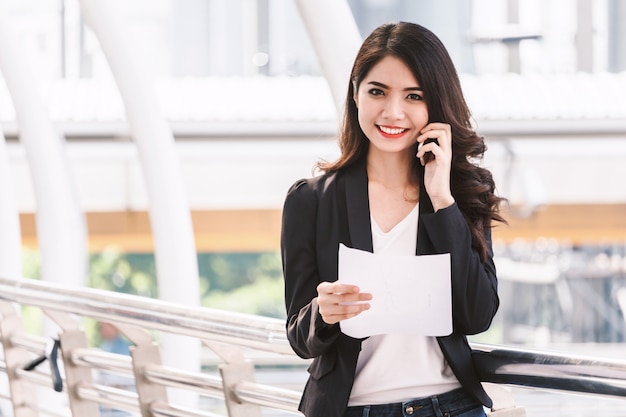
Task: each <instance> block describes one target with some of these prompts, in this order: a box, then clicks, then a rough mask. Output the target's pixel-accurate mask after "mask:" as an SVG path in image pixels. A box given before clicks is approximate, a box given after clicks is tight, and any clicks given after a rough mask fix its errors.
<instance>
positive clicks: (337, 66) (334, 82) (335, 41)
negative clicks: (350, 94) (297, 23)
mask: <svg viewBox="0 0 626 417" xmlns="http://www.w3.org/2000/svg"><path fill="white" fill-rule="evenodd" d="M296 5H297V6H298V10H299V11H300V16H301V17H302V20H303V21H304V25H305V26H306V29H307V32H308V34H309V38H310V39H311V42H312V43H313V47H314V48H315V52H316V54H317V58H318V60H319V63H320V67H321V68H322V73H323V74H324V77H325V78H326V80H327V81H328V85H329V87H330V91H331V93H332V95H333V99H334V101H335V107H336V108H337V113H338V114H339V115H340V116H341V115H342V114H343V107H344V104H345V100H346V93H347V85H348V80H349V78H350V71H351V69H352V63H353V61H354V58H355V57H356V53H357V51H358V50H359V47H360V46H361V42H362V39H361V35H360V33H359V28H358V27H357V25H356V22H355V21H354V16H353V15H352V11H351V10H350V6H349V5H348V2H347V1H346V0H296ZM339 120H340V121H341V117H340V118H339Z"/></svg>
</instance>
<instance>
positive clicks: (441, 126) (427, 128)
mask: <svg viewBox="0 0 626 417" xmlns="http://www.w3.org/2000/svg"><path fill="white" fill-rule="evenodd" d="M431 130H443V131H444V132H448V133H449V132H450V131H451V129H450V125H449V124H447V123H440V122H433V123H429V124H427V125H426V126H424V127H423V128H422V130H421V131H420V133H425V132H428V131H431Z"/></svg>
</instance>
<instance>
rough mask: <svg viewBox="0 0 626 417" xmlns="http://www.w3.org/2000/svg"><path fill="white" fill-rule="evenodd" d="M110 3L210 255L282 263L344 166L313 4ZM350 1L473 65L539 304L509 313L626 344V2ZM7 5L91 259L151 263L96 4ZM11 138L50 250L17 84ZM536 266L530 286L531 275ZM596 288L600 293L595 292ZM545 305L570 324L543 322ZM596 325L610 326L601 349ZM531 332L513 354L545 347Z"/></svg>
mask: <svg viewBox="0 0 626 417" xmlns="http://www.w3.org/2000/svg"><path fill="white" fill-rule="evenodd" d="M109 2H110V4H111V6H112V7H113V8H114V10H116V13H117V15H118V16H119V18H120V19H123V20H124V21H125V22H126V23H127V25H128V28H129V29H130V34H131V38H132V39H129V42H130V41H132V42H134V45H135V46H137V47H136V48H135V49H134V50H135V51H136V54H137V56H138V58H139V59H141V60H142V61H143V62H145V63H146V64H147V65H146V66H147V67H148V68H149V69H150V71H151V74H147V75H148V76H151V77H153V78H154V80H155V88H156V90H157V92H158V97H159V104H160V106H161V108H162V110H163V114H164V115H165V116H166V117H167V119H168V120H169V121H170V123H171V125H172V129H173V131H174V134H175V137H176V141H177V149H178V152H179V155H178V157H179V159H180V161H181V167H182V170H183V175H184V179H185V187H186V191H187V194H188V197H189V203H190V206H191V209H192V218H193V223H194V230H195V235H196V244H197V247H198V250H199V251H202V252H212V251H244V252H245V251H248V252H253V251H272V250H276V249H277V248H278V231H279V227H280V211H281V205H282V200H283V198H284V195H285V192H286V190H287V188H288V186H289V185H290V184H291V183H292V182H293V181H295V180H296V179H297V178H299V177H304V176H309V175H311V169H312V167H313V165H314V163H315V162H316V161H317V160H318V159H320V158H325V159H329V158H333V157H334V156H336V154H337V149H336V144H335V132H336V127H337V120H336V112H335V109H334V108H333V101H332V98H331V96H330V92H329V91H328V87H327V86H326V84H325V81H324V79H323V78H322V77H321V75H320V69H319V66H318V63H317V59H316V56H315V53H314V50H313V47H312V45H311V42H310V40H309V38H308V35H307V33H306V30H305V28H304V25H303V23H302V19H301V18H300V16H299V15H298V10H297V7H296V5H295V3H294V2H293V1H290V0H134V1H130V2H129V1H124V0H110V1H109ZM348 3H349V5H350V7H351V10H352V12H353V14H354V17H355V20H356V22H357V24H358V26H359V30H360V32H361V35H362V36H366V35H367V34H368V33H369V32H370V31H371V30H372V29H373V28H374V27H376V26H377V25H379V24H381V23H383V22H387V21H398V20H406V21H413V22H416V23H420V24H423V25H424V26H426V27H428V28H430V29H432V30H433V31H434V32H435V33H437V34H438V35H439V36H440V37H441V38H442V40H443V41H444V43H445V44H446V45H447V47H448V49H449V51H450V53H451V55H452V57H453V60H454V61H455V63H456V65H457V69H458V70H459V72H460V75H461V79H462V83H463V87H464V90H465V93H466V95H467V99H468V102H469V104H470V107H471V109H472V111H473V116H474V119H475V122H476V127H477V130H478V131H479V133H481V134H483V135H485V137H486V140H487V143H488V146H489V151H488V154H487V156H486V158H485V161H484V163H485V164H486V165H487V166H489V167H490V168H491V169H492V170H493V172H494V175H495V176H496V181H497V184H498V187H499V192H500V193H501V194H502V195H504V196H505V197H507V198H509V200H510V202H511V207H510V210H508V211H507V212H506V214H507V218H508V219H509V221H510V226H508V227H499V228H498V229H496V231H495V233H494V237H495V238H496V242H497V246H496V249H497V250H498V254H499V255H500V256H501V257H502V259H507V260H509V261H513V262H515V263H506V262H505V263H502V265H501V268H500V271H501V276H502V278H504V280H503V281H505V284H503V285H504V290H503V292H504V293H506V292H507V291H511V292H512V293H518V294H519V293H521V292H526V293H528V295H527V296H526V297H524V300H526V301H524V303H525V304H524V305H523V306H522V308H517V309H513V310H510V311H509V310H505V311H504V312H503V313H502V314H503V315H506V316H507V317H508V319H507V320H510V322H515V323H518V324H519V323H526V324H528V327H529V328H530V329H533V330H532V331H533V332H536V331H537V329H542V328H545V327H546V326H547V327H549V328H550V330H551V333H550V334H551V335H552V336H551V337H553V338H554V337H558V335H559V334H567V335H568V336H563V338H564V339H567V338H570V339H571V338H574V339H576V340H581V341H587V340H595V341H611V342H618V341H623V340H624V339H625V338H626V337H625V336H624V335H625V333H626V329H625V325H624V323H625V322H624V320H623V315H624V313H623V311H622V310H621V309H620V307H619V306H620V302H619V297H618V294H619V290H620V289H621V288H622V287H624V286H625V285H626V284H625V283H624V282H625V281H626V280H625V275H626V261H624V259H626V249H625V248H626V243H625V242H626V187H624V186H623V180H622V178H625V177H626V166H624V163H623V161H624V160H626V28H625V27H624V25H623V24H622V23H623V22H624V21H626V2H624V1H621V0H576V1H569V0H524V1H521V0H471V1H470V0H467V1H465V0H463V1H455V0H420V1H414V0H388V1H386V0H350V1H348ZM3 7H4V10H5V12H6V13H7V15H8V16H9V17H10V19H11V20H12V22H13V23H14V24H15V27H16V28H17V30H18V32H19V35H20V43H21V45H22V46H23V48H27V49H28V50H29V51H30V52H31V55H32V56H33V57H34V58H35V60H36V62H35V63H34V68H36V71H37V74H38V76H39V79H38V80H37V82H40V83H41V86H42V92H43V93H44V101H45V102H46V104H47V105H48V107H49V111H50V118H51V119H52V120H53V122H54V123H55V126H57V128H58V130H59V132H60V133H61V134H62V135H63V136H64V137H65V139H66V143H67V149H66V150H67V155H68V159H69V161H70V163H71V165H72V167H71V168H72V172H73V174H74V179H75V182H76V184H75V186H76V188H77V190H78V194H79V198H80V203H81V208H82V209H83V210H84V212H85V213H86V216H87V220H88V230H89V243H90V247H91V248H92V250H94V251H98V250H101V249H103V248H105V247H107V246H109V245H116V246H119V247H120V248H122V249H123V250H127V251H129V252H150V251H151V250H152V239H151V231H150V227H149V221H148V214H147V205H148V204H149V203H148V201H147V195H146V191H145V187H144V183H143V178H142V172H141V169H140V167H139V163H138V156H137V152H136V149H135V148H134V146H133V144H132V138H131V137H130V133H129V129H128V126H127V121H126V117H125V114H124V108H123V103H122V101H121V99H120V97H119V94H118V93H117V90H116V87H115V84H114V81H113V79H112V75H111V72H110V70H109V66H108V64H107V62H106V59H105V57H104V54H103V53H102V51H101V49H100V46H99V44H98V42H97V40H96V38H95V36H94V35H93V33H91V32H90V30H89V28H87V27H86V25H85V24H84V22H83V21H82V18H81V15H80V9H79V4H78V2H77V1H76V0H57V1H37V0H29V1H24V0H8V1H6V2H4V5H3ZM0 126H1V127H2V129H3V131H4V134H5V136H6V138H7V141H8V147H7V149H8V152H9V157H10V163H11V168H12V171H13V173H14V181H15V183H16V186H15V190H16V193H17V200H18V205H19V209H20V212H21V221H22V235H23V242H24V244H25V245H29V246H32V247H36V245H37V240H36V225H35V221H34V216H33V212H34V208H35V207H36V201H35V199H34V195H33V192H32V186H31V184H30V177H29V172H28V162H27V161H26V157H25V154H24V151H23V149H22V148H21V146H20V143H19V126H18V125H17V123H16V121H15V113H14V111H13V108H12V103H11V98H10V96H9V95H8V93H7V90H6V88H5V86H4V85H3V83H2V81H1V78H0ZM244 190H245V192H243V191H244ZM546 242H547V243H546ZM529 248H531V249H532V248H534V249H533V250H531V249H529ZM607 258H608V259H609V260H610V262H606V259H607ZM564 259H568V260H569V261H568V262H570V263H569V264H566V263H565V261H564ZM537 265H540V266H541V267H542V269H540V270H537V269H533V267H536V266H537ZM574 266H575V267H574ZM524 268H528V269H524ZM520 270H522V271H528V272H527V273H526V275H524V274H523V273H522V274H521V277H520V274H519V271H520ZM555 271H556V272H555ZM541 276H545V277H547V278H545V280H543V281H540V282H530V281H533V279H535V278H536V277H541ZM590 276H593V277H595V278H597V279H596V280H595V281H593V283H589V282H588V281H585V280H586V279H587V278H588V277H590ZM507 278H508V279H507ZM577 279H583V281H581V282H583V283H582V284H581V283H580V282H578V281H575V280H577ZM563 282H569V283H570V285H567V286H565V287H564V286H563ZM507 286H508V287H507ZM538 286H541V288H540V289H537V288H539V287H538ZM546 288H548V289H547V290H546ZM564 288H566V289H565V290H564ZM592 290H593V291H592ZM537 291H539V293H540V294H541V295H539V296H538V295H537V294H539V293H537ZM546 294H548V295H546ZM538 297H539V298H541V297H548V298H549V299H550V300H551V301H550V304H549V305H550V306H551V308H553V309H554V310H546V309H545V308H537V306H536V305H535V301H536V300H537V298H538ZM598 300H604V304H602V305H601V306H600V304H598ZM579 306H587V307H589V308H591V309H592V310H593V311H594V313H593V314H592V315H591V316H592V317H593V318H580V319H573V317H574V312H577V311H587V310H581V309H579V308H577V307H579ZM557 316H558V317H557ZM573 320H575V321H576V323H577V324H574V321H573ZM573 326H575V327H576V329H578V330H576V331H572V329H573ZM598 328H604V329H605V330H606V329H608V330H606V331H601V332H600V333H602V336H600V335H599V333H598V334H597V332H598V330H597V329H598ZM516 329H517V330H518V331H517V333H516V332H515V331H511V332H509V334H508V336H507V337H508V338H509V339H510V340H522V339H528V338H529V336H528V334H526V333H524V332H523V331H522V330H520V329H523V326H517V327H516ZM533 334H539V335H540V334H541V333H533ZM574 334H576V336H572V335H574ZM607 334H608V335H609V336H606V335H607Z"/></svg>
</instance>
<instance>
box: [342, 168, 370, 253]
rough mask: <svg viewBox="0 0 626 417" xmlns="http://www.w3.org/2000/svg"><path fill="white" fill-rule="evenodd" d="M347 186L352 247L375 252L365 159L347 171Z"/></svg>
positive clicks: (347, 208) (347, 207) (346, 193)
mask: <svg viewBox="0 0 626 417" xmlns="http://www.w3.org/2000/svg"><path fill="white" fill-rule="evenodd" d="M345 186H346V188H345V195H346V211H347V219H348V228H349V233H350V241H351V244H352V247H353V248H355V249H360V250H366V251H368V252H373V250H374V246H373V244H372V225H371V221H370V210H369V198H368V191H367V170H366V167H365V158H362V160H361V161H359V162H357V163H356V164H355V165H354V166H352V167H351V168H349V169H348V170H347V171H346V176H345Z"/></svg>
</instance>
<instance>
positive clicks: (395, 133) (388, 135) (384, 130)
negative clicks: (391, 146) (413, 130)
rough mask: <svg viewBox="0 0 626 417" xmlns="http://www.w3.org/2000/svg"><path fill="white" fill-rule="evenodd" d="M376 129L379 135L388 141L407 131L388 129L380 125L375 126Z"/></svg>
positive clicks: (398, 128)
mask: <svg viewBox="0 0 626 417" xmlns="http://www.w3.org/2000/svg"><path fill="white" fill-rule="evenodd" d="M376 127H377V128H378V131H379V132H380V133H381V135H383V136H384V137H386V138H389V139H397V138H399V137H401V136H402V135H404V134H405V133H406V132H408V130H409V129H405V128H402V127H390V126H381V125H376Z"/></svg>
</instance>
